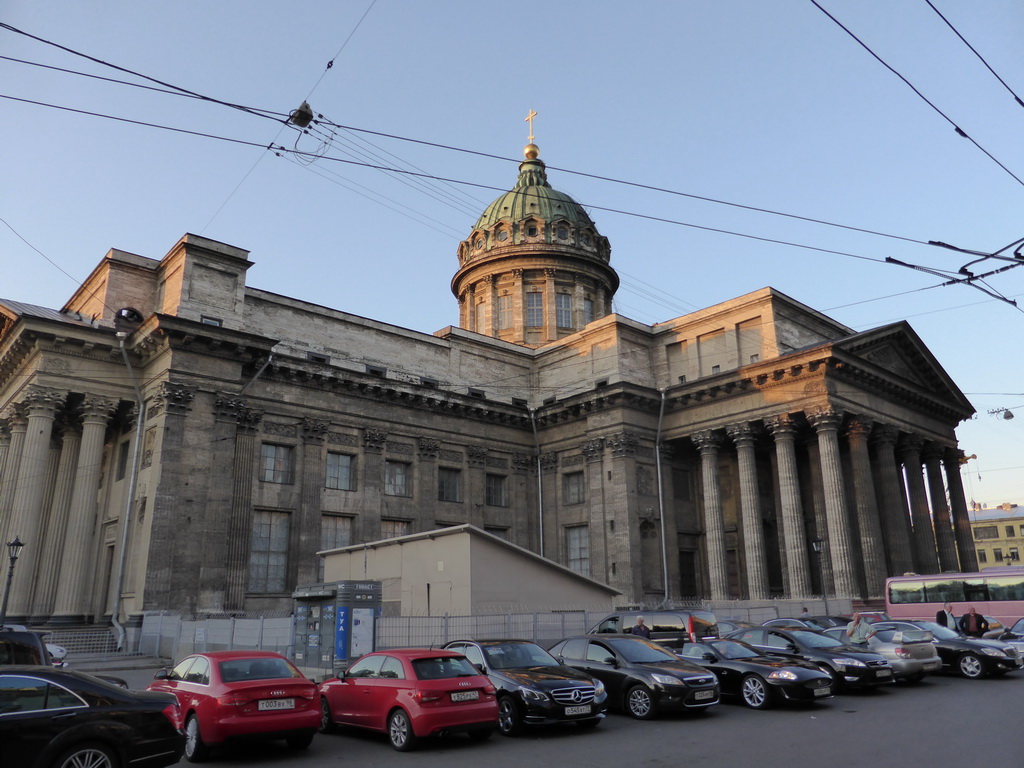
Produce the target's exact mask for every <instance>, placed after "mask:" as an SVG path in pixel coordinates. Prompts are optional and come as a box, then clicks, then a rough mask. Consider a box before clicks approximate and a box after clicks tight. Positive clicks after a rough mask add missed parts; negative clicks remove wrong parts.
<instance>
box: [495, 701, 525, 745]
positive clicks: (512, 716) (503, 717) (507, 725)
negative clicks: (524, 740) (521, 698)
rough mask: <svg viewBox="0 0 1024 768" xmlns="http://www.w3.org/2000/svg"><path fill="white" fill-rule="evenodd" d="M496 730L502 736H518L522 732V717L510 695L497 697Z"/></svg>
mask: <svg viewBox="0 0 1024 768" xmlns="http://www.w3.org/2000/svg"><path fill="white" fill-rule="evenodd" d="M498 730H500V731H501V733H502V735H503V736H518V735H519V734H520V733H522V732H523V718H522V716H521V715H520V714H519V707H518V705H517V704H516V703H515V701H513V699H512V697H511V696H502V697H501V698H500V699H498Z"/></svg>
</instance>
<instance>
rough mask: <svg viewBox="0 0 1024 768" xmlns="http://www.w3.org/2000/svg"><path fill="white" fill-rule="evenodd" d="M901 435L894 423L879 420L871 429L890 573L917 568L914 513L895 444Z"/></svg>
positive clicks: (906, 571) (891, 574)
mask: <svg viewBox="0 0 1024 768" xmlns="http://www.w3.org/2000/svg"><path fill="white" fill-rule="evenodd" d="M899 436H900V431H899V429H897V428H896V427H895V426H893V425H892V424H876V425H875V427H874V429H873V430H872V432H871V442H872V443H873V445H874V446H875V468H876V475H877V477H878V498H879V506H880V511H881V523H882V535H883V536H884V538H885V548H886V559H887V561H888V563H889V575H890V576H900V575H902V574H904V573H908V572H910V571H913V570H914V555H913V549H912V547H911V544H910V516H909V514H908V512H907V501H906V496H905V495H904V493H903V486H902V484H901V482H900V472H899V463H898V462H897V461H896V450H895V448H896V442H897V440H898V439H899Z"/></svg>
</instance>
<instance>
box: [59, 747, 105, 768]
mask: <svg viewBox="0 0 1024 768" xmlns="http://www.w3.org/2000/svg"><path fill="white" fill-rule="evenodd" d="M120 764H121V761H120V760H118V759H117V756H116V755H115V754H114V753H113V752H112V751H111V750H110V748H109V747H106V746H104V745H102V744H79V745H78V746H76V747H72V748H71V749H69V750H67V751H65V752H64V753H62V754H61V756H60V757H58V758H57V760H56V762H54V763H53V765H54V768H118V766H119V765H120Z"/></svg>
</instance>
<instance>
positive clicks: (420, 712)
mask: <svg viewBox="0 0 1024 768" xmlns="http://www.w3.org/2000/svg"><path fill="white" fill-rule="evenodd" d="M320 708H321V725H320V730H321V731H324V732H325V733H326V732H328V731H330V730H332V729H333V728H334V726H335V725H354V726H357V727H359V728H366V729H368V730H371V731H382V732H384V733H387V735H388V740H389V741H390V742H391V746H392V747H394V748H395V749H397V750H399V751H400V752H405V751H406V750H410V749H412V748H413V747H414V746H416V742H417V741H418V740H419V739H421V738H423V737H425V736H432V735H434V734H436V733H440V732H441V731H447V732H451V731H465V732H467V733H468V734H469V737H470V738H471V739H473V740H475V741H480V740H483V739H486V738H487V737H488V736H490V735H491V732H492V731H493V730H494V726H495V725H497V723H498V701H497V698H496V697H495V689H494V686H493V685H492V684H491V681H490V680H488V679H487V676H486V675H482V674H480V670H478V669H477V668H476V667H474V666H473V665H472V664H470V663H469V661H468V660H467V659H466V657H465V656H463V655H462V654H460V653H455V652H454V651H441V650H430V649H426V648H414V649H409V648H405V649H401V650H392V651H376V652H374V653H368V654H367V655H366V656H363V657H362V658H361V659H359V660H358V661H356V662H355V663H354V664H353V665H352V666H351V667H349V668H348V669H347V670H346V671H345V672H344V673H342V676H341V677H339V678H332V679H330V680H325V681H324V682H322V683H321V684H320Z"/></svg>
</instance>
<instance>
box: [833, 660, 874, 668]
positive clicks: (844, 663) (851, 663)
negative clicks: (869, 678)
mask: <svg viewBox="0 0 1024 768" xmlns="http://www.w3.org/2000/svg"><path fill="white" fill-rule="evenodd" d="M833 661H834V662H835V663H836V666H837V667H839V668H840V669H845V668H846V667H866V666H867V664H865V663H864V662H863V661H859V660H858V659H833Z"/></svg>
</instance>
